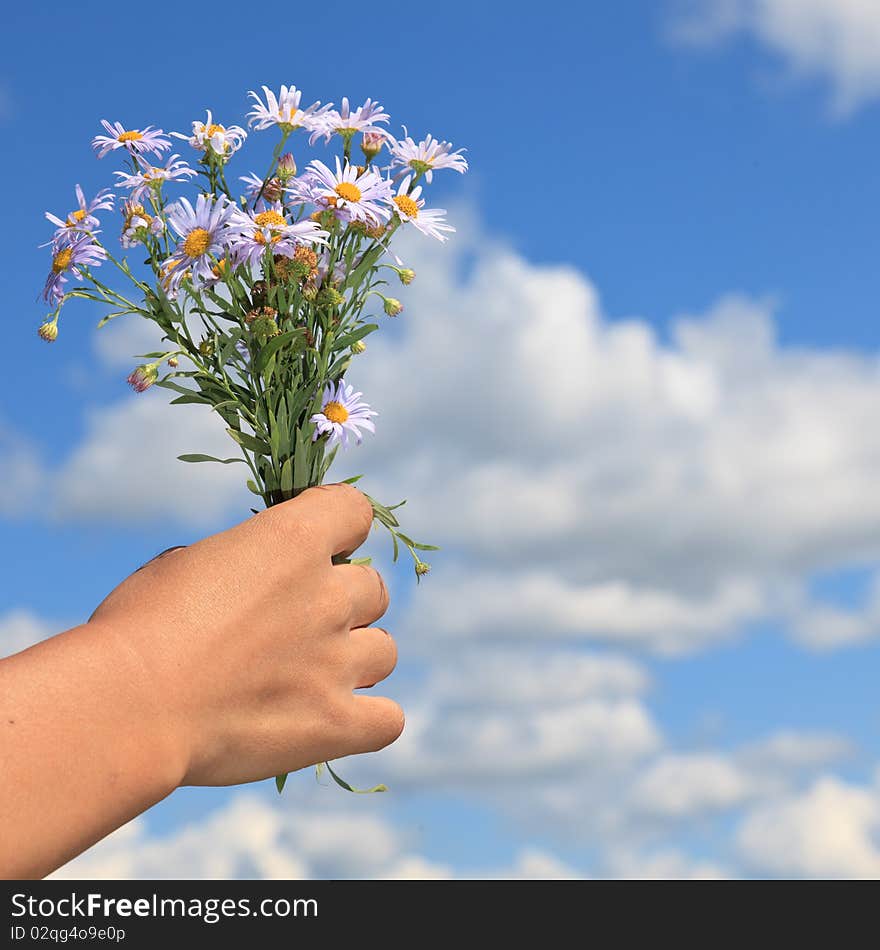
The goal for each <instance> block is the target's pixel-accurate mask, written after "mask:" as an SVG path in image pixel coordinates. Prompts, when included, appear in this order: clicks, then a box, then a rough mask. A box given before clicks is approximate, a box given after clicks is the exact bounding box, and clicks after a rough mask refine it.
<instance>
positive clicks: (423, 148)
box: [390, 126, 468, 184]
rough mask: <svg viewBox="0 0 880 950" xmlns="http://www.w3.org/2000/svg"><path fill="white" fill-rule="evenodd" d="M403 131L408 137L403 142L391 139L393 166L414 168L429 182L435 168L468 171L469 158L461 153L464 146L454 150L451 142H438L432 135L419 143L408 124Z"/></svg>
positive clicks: (413, 169) (460, 171)
mask: <svg viewBox="0 0 880 950" xmlns="http://www.w3.org/2000/svg"><path fill="white" fill-rule="evenodd" d="M403 131H404V133H405V134H406V138H405V139H404V140H403V141H402V142H401V141H398V140H397V139H394V138H392V139H391V144H390V148H391V167H392V168H394V167H396V166H400V167H401V168H409V169H412V171H414V172H415V173H416V174H417V175H424V176H425V180H426V181H427V182H428V184H430V183H431V181H432V180H433V171H434V169H435V168H451V169H452V170H453V171H456V172H458V173H459V174H462V175H463V174H464V173H465V172H466V171H467V168H468V163H467V160H466V159H465V158H464V156H463V155H462V154H461V153H462V152H463V151H464V149H463V148H459V149H456V150H455V151H454V152H453V151H452V143H451V142H438V141H437V139H435V138H432V137H431V136H430V135H429V136H428V137H427V138H426V139H423V140H422V141H421V142H419V143H418V145H417V144H416V143H415V142H414V141H413V140H412V139H411V138H410V136H409V133H408V132H407V131H406V126H404V127H403Z"/></svg>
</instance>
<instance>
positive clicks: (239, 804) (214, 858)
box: [51, 792, 581, 880]
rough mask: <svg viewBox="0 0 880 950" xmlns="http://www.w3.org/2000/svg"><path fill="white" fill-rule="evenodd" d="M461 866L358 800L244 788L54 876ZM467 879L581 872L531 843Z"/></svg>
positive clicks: (129, 835)
mask: <svg viewBox="0 0 880 950" xmlns="http://www.w3.org/2000/svg"><path fill="white" fill-rule="evenodd" d="M455 876H456V873H455V871H454V869H453V868H452V867H451V866H449V865H447V864H443V863H438V862H435V861H432V860H430V859H428V858H426V857H425V856H423V855H421V854H419V853H417V852H415V851H413V850H412V848H411V847H410V846H409V842H408V835H407V834H406V833H404V832H402V831H401V830H400V828H399V827H396V826H394V825H392V824H390V823H389V822H388V821H387V820H386V819H384V818H382V817H377V816H376V815H374V814H370V813H369V810H368V809H367V808H366V806H365V805H363V804H362V805H361V807H359V808H350V809H349V810H346V809H344V808H336V809H334V808H331V807H327V806H325V807H324V808H323V809H321V808H310V809H309V810H308V813H303V812H302V811H301V810H299V811H295V810H293V809H291V808H290V807H289V804H284V803H280V804H268V803H267V802H266V801H265V800H264V799H262V798H260V797H258V796H257V795H256V794H254V793H252V792H239V793H236V794H235V795H234V797H233V798H232V799H231V800H230V801H229V803H228V804H226V805H225V806H223V807H221V808H220V809H218V810H216V811H214V812H212V813H211V814H209V815H207V816H206V817H204V818H199V819H195V820H193V821H191V822H189V823H185V824H183V825H182V826H181V827H179V828H177V829H175V830H174V831H172V832H170V833H168V834H164V835H155V834H151V833H150V830H149V824H148V821H147V820H146V819H144V818H137V819H135V820H134V821H133V822H130V823H129V824H127V825H124V826H123V827H122V828H120V829H119V830H118V831H116V832H114V833H113V834H111V835H109V836H108V837H107V838H105V839H104V840H103V841H102V842H100V843H99V844H98V845H96V846H95V847H94V848H92V849H91V850H90V851H88V852H86V853H85V854H83V855H80V857H78V858H75V859H74V860H73V861H71V862H70V863H69V864H67V865H65V866H64V867H63V868H61V869H59V870H58V871H56V872H55V873H54V874H53V875H51V879H54V880H88V879H96V880H129V879H154V880H155V879H162V878H167V877H174V878H182V879H185V880H188V879H235V878H260V879H284V880H307V879H322V878H330V879H340V878H357V879H362V878H370V879H375V878H386V879H396V880H402V879H411V880H431V879H444V878H451V877H455ZM460 876H461V877H464V878H504V877H509V878H513V877H515V878H556V879H558V878H573V877H579V876H581V875H580V874H579V872H577V871H576V870H575V869H574V868H571V867H570V866H569V865H567V864H565V863H564V862H562V861H560V860H559V859H558V858H556V857H555V856H554V855H552V854H550V853H548V852H546V851H543V850H540V849H536V848H525V849H523V850H522V852H521V853H519V854H518V855H516V857H515V858H514V861H513V863H512V864H511V865H510V866H509V867H501V868H476V869H472V870H467V869H462V870H461V873H460Z"/></svg>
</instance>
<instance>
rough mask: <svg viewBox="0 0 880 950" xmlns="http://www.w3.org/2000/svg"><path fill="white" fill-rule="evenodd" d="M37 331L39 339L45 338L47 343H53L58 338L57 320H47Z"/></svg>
mask: <svg viewBox="0 0 880 950" xmlns="http://www.w3.org/2000/svg"><path fill="white" fill-rule="evenodd" d="M37 333H39V335H40V339H41V340H45V341H46V342H47V343H54V342H55V341H56V340H57V339H58V322H57V321H56V320H47V321H46V322H45V323H44V324H43V325H42V326H41V327H40V329H39V330H37Z"/></svg>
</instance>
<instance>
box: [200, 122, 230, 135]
mask: <svg viewBox="0 0 880 950" xmlns="http://www.w3.org/2000/svg"><path fill="white" fill-rule="evenodd" d="M225 131H226V126H224V125H217V123H216V122H212V123H211V124H210V125H208V126H205V135H207V136H208V138H210V137H211V136H212V135H215V134H216V133H217V132H220V133H221V135H222V134H223V133H224V132H225Z"/></svg>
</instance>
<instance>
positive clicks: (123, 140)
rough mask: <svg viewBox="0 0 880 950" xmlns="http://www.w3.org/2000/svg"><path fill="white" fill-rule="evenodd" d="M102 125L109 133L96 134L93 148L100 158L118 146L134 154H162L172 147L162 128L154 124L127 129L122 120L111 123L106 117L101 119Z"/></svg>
mask: <svg viewBox="0 0 880 950" xmlns="http://www.w3.org/2000/svg"><path fill="white" fill-rule="evenodd" d="M101 125H103V126H104V128H105V129H106V130H107V132H108V133H109V134H108V135H96V136H95V137H94V138H93V139H92V148H93V149H95V151H96V152H97V153H98V158H103V157H104V156H105V155H106V154H107V153H108V152H113V151H115V150H116V149H118V148H124V149H126V150H127V151H129V152H131V153H132V154H133V155H146V154H147V153H148V152H153V153H154V154H155V155H161V153H162V152H167V151H168V150H169V149H170V148H171V140H170V139H169V138H166V136H165V133H164V132H163V131H162V130H161V129H154V128H153V126H152V125H148V126H147V127H146V128H145V129H128V130H126V129H125V126H123V124H122V123H121V122H114V123H112V124H111V123H110V122H108V121H107V120H106V119H101Z"/></svg>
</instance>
